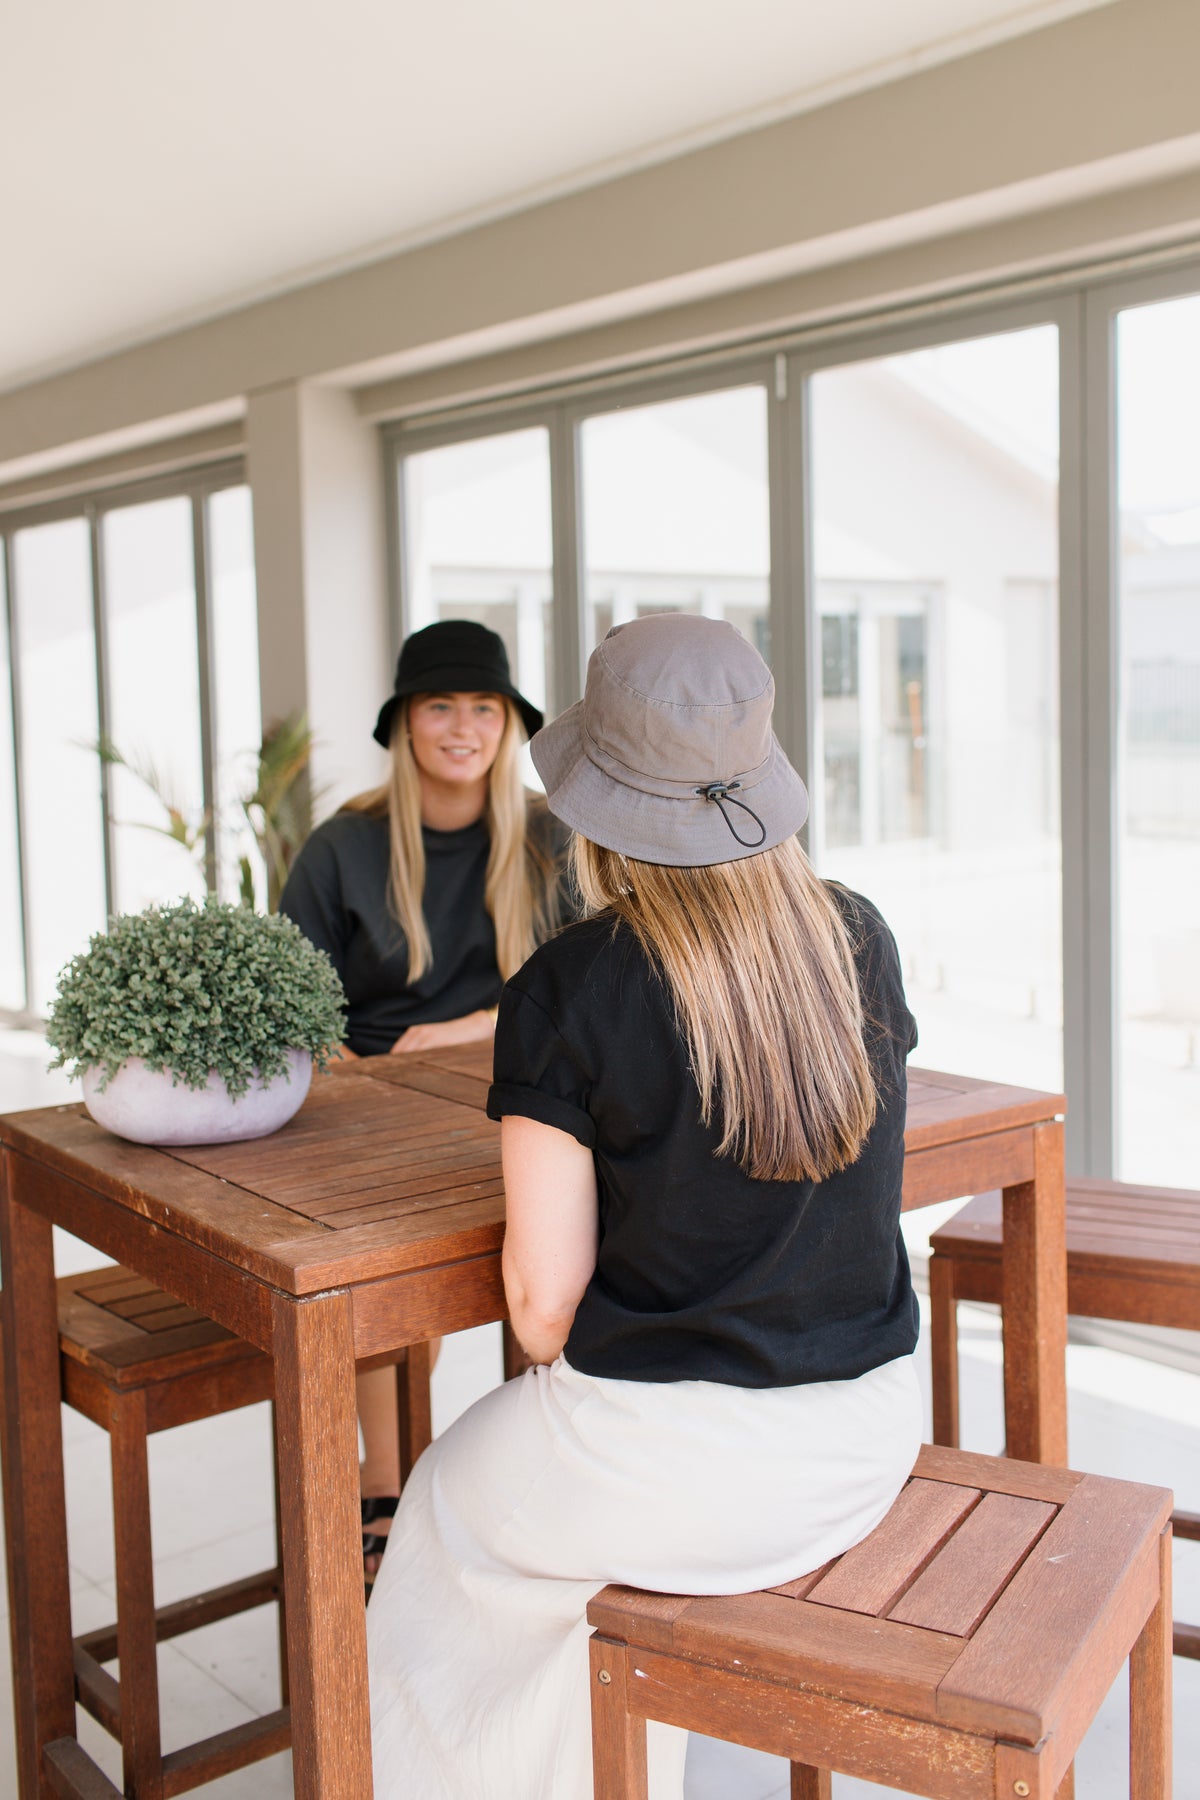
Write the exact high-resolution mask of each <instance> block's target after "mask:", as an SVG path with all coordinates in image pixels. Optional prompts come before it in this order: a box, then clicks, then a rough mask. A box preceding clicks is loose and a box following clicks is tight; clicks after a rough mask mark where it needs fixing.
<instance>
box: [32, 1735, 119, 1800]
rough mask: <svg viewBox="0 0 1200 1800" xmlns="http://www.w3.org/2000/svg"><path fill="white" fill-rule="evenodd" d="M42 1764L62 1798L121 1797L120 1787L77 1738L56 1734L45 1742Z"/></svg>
mask: <svg viewBox="0 0 1200 1800" xmlns="http://www.w3.org/2000/svg"><path fill="white" fill-rule="evenodd" d="M42 1764H43V1766H44V1768H45V1772H46V1780H47V1781H48V1782H49V1783H50V1787H51V1791H52V1792H53V1793H55V1794H57V1795H58V1796H59V1800H121V1790H120V1788H115V1787H114V1786H113V1784H112V1782H111V1781H110V1780H109V1779H108V1776H107V1775H106V1774H105V1773H104V1771H103V1769H100V1768H97V1766H96V1764H95V1763H94V1762H93V1761H92V1759H91V1757H90V1756H89V1755H88V1754H87V1752H86V1751H85V1750H81V1749H80V1748H79V1745H78V1744H77V1743H76V1742H75V1739H74V1738H55V1740H54V1742H53V1743H51V1744H46V1745H44V1746H43V1749H42Z"/></svg>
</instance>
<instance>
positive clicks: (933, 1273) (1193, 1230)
mask: <svg viewBox="0 0 1200 1800" xmlns="http://www.w3.org/2000/svg"><path fill="white" fill-rule="evenodd" d="M1001 1235H1002V1207H1001V1200H1000V1195H999V1194H980V1195H978V1196H977V1197H976V1198H975V1199H974V1200H972V1201H970V1202H969V1204H968V1205H966V1206H964V1207H963V1208H962V1209H961V1211H959V1212H957V1213H955V1215H954V1217H953V1218H952V1219H950V1220H948V1222H947V1223H946V1224H945V1225H943V1226H942V1227H941V1228H940V1229H939V1230H938V1231H935V1232H934V1234H933V1236H932V1238H931V1239H930V1244H929V1250H930V1255H929V1294H930V1308H931V1320H930V1327H931V1328H930V1356H931V1361H932V1370H933V1436H934V1441H935V1443H939V1444H951V1445H954V1444H957V1443H958V1437H959V1417H958V1412H959V1408H958V1318H957V1314H958V1302H959V1301H960V1300H972V1301H977V1302H989V1303H991V1304H993V1305H997V1306H999V1305H1000V1304H1001V1303H1002V1294H1001V1269H1000V1241H1001ZM1067 1310H1068V1312H1071V1313H1075V1314H1078V1315H1079V1316H1081V1317H1085V1318H1091V1319H1118V1320H1120V1321H1122V1322H1123V1323H1126V1324H1130V1325H1159V1326H1164V1325H1165V1326H1173V1327H1176V1328H1181V1329H1183V1330H1190V1331H1200V1193H1193V1192H1191V1191H1190V1190H1188V1189H1185V1188H1155V1187H1139V1186H1134V1185H1133V1184H1131V1183H1129V1182H1122V1181H1089V1180H1083V1179H1071V1180H1069V1181H1068V1182H1067ZM1174 1529H1175V1536H1176V1537H1186V1538H1195V1539H1200V1513H1190V1512H1176V1513H1175V1515H1174ZM1175 1654H1176V1656H1190V1657H1200V1625H1186V1624H1184V1623H1182V1621H1179V1620H1177V1621H1176V1624H1175Z"/></svg>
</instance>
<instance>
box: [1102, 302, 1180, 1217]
mask: <svg viewBox="0 0 1200 1800" xmlns="http://www.w3.org/2000/svg"><path fill="white" fill-rule="evenodd" d="M1198 408H1200V295H1197V296H1191V297H1189V298H1186V299H1183V300H1172V301H1169V302H1167V303H1165V304H1163V305H1159V306H1146V307H1139V308H1137V309H1136V310H1134V311H1130V312H1125V313H1122V314H1120V316H1119V318H1118V320H1117V466H1118V499H1119V507H1120V540H1119V541H1120V572H1119V584H1120V588H1119V591H1120V669H1119V700H1120V714H1119V717H1120V741H1121V802H1120V817H1121V825H1122V837H1121V844H1120V866H1119V884H1120V885H1119V892H1120V908H1119V914H1118V917H1119V921H1120V923H1119V928H1118V929H1119V933H1120V936H1119V945H1120V969H1121V1022H1120V1052H1121V1060H1120V1099H1119V1122H1120V1131H1119V1146H1120V1148H1119V1163H1120V1168H1119V1172H1120V1173H1121V1174H1122V1175H1124V1176H1126V1177H1128V1178H1130V1179H1136V1180H1140V1181H1160V1182H1164V1183H1166V1184H1168V1185H1170V1184H1180V1185H1186V1186H1195V1176H1196V1120H1197V1110H1198V1106H1200V1099H1198V1095H1200V1089H1198V1087H1197V1082H1198V1080H1200V1069H1198V1067H1197V1065H1198V1064H1200V901H1198V899H1197V896H1198V895H1200V439H1198V438H1197V435H1196V419H1197V416H1198V414H1197V409H1198Z"/></svg>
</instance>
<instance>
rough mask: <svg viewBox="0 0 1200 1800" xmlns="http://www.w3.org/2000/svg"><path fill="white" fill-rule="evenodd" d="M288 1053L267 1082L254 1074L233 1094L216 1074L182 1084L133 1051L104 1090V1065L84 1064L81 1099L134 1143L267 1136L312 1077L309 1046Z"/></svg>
mask: <svg viewBox="0 0 1200 1800" xmlns="http://www.w3.org/2000/svg"><path fill="white" fill-rule="evenodd" d="M287 1059H288V1066H287V1070H286V1071H285V1073H283V1074H282V1075H276V1076H275V1077H274V1079H273V1080H271V1081H268V1082H266V1083H263V1082H260V1081H259V1080H257V1079H255V1080H253V1081H252V1082H251V1083H250V1086H249V1087H248V1088H247V1090H246V1092H245V1093H244V1094H242V1095H241V1096H240V1097H239V1098H238V1099H236V1100H233V1099H231V1098H230V1094H229V1090H228V1088H227V1087H226V1086H225V1083H224V1081H223V1080H222V1078H221V1076H219V1075H216V1074H212V1075H210V1076H209V1078H208V1084H207V1086H206V1087H202V1088H190V1087H185V1086H184V1084H183V1083H182V1082H178V1083H176V1082H173V1081H172V1079H171V1076H170V1075H169V1074H168V1073H167V1072H166V1071H165V1070H161V1069H159V1070H151V1069H148V1068H147V1067H146V1065H145V1063H144V1062H143V1061H142V1059H141V1057H140V1056H131V1057H130V1058H129V1059H128V1061H127V1062H123V1063H122V1064H121V1067H120V1068H119V1069H118V1070H117V1072H116V1074H115V1075H114V1076H113V1077H112V1079H111V1080H110V1081H109V1083H108V1085H107V1087H106V1088H105V1089H104V1091H103V1092H101V1091H100V1084H101V1082H102V1081H103V1079H104V1071H103V1070H102V1069H98V1068H88V1069H85V1070H84V1071H83V1103H84V1105H85V1106H86V1107H87V1109H88V1111H89V1112H90V1113H91V1115H92V1117H93V1119H95V1121H96V1123H97V1125H103V1127H104V1129H105V1130H106V1131H111V1132H114V1133H115V1134H116V1136H117V1137H123V1138H132V1139H133V1141H134V1143H135V1144H230V1143H235V1142H236V1141H237V1140H238V1139H239V1138H255V1137H265V1136H266V1135H267V1133H268V1132H269V1131H278V1130H279V1127H280V1126H281V1125H286V1124H287V1122H288V1120H289V1119H290V1118H291V1116H292V1114H293V1113H295V1112H298V1111H299V1109H300V1107H301V1106H302V1105H303V1103H304V1096H305V1095H306V1094H307V1092H308V1086H309V1082H310V1081H311V1080H312V1057H311V1056H310V1055H309V1053H308V1051H307V1050H289V1051H288V1053H287Z"/></svg>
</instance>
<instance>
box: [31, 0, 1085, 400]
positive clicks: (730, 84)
mask: <svg viewBox="0 0 1200 1800" xmlns="http://www.w3.org/2000/svg"><path fill="white" fill-rule="evenodd" d="M1102 3H1104V0H1041V3H1038V4H1024V5H1021V4H1016V3H1014V0H1007V3H1006V0H841V4H838V5H831V4H830V3H829V0H423V3H422V4H417V0H337V3H336V4H335V3H334V0H104V3H103V4H99V5H98V4H96V0H37V3H36V4H34V3H31V0H24V3H22V0H7V4H6V5H5V7H4V10H3V29H2V33H0V46H2V52H0V53H2V55H3V63H4V77H5V79H4V89H5V93H4V104H3V107H2V108H0V233H2V237H0V243H2V245H3V267H4V270H5V275H4V279H3V280H2V281H0V386H3V387H12V386H16V385H19V384H20V383H22V382H23V381H26V380H28V379H30V378H32V377H34V376H36V375H38V374H42V373H45V372H48V371H49V370H51V369H53V368H58V367H63V366H69V365H70V364H71V363H74V362H78V361H81V360H84V359H86V358H87V357H88V356H91V355H94V354H97V353H99V352H101V351H103V350H106V349H109V348H113V347H115V346H117V345H118V344H122V343H127V342H129V341H131V340H133V339H136V338H138V337H144V336H150V335H153V334H154V333H155V332H158V331H162V330H165V329H168V328H170V327H171V326H173V325H175V324H178V323H181V322H183V321H184V320H191V319H196V318H200V317H204V316H205V315H208V314H212V313H215V312H219V311H222V310H225V309H227V308H229V307H231V306H234V305H237V304H240V303H242V302H244V301H245V300H248V299H251V298H254V297H257V296H259V295H262V294H264V293H269V292H273V291H279V290H281V289H284V288H287V287H291V286H295V285H297V284H298V283H300V282H303V281H305V280H310V279H312V278H313V277H314V276H316V275H318V274H323V273H326V272H328V271H330V270H332V269H335V268H338V267H346V266H350V265H352V264H353V263H356V262H364V261H368V260H370V259H371V258H373V257H375V256H379V255H381V254H384V253H385V252H387V251H388V250H391V249H395V248H397V247H399V246H400V245H402V244H404V243H406V242H410V241H413V240H414V239H419V238H421V237H428V236H433V235H437V234H439V233H444V232H446V231H448V230H453V229H456V228H458V227H459V226H460V225H462V224H464V223H466V222H468V221H470V220H473V219H475V218H478V217H480V216H486V215H488V214H489V213H493V214H494V213H497V212H501V211H505V210H512V209H514V208H516V207H519V206H521V205H525V204H528V203H529V202H530V201H531V200H533V199H536V198H538V197H540V196H542V195H544V194H545V193H547V192H551V191H560V192H561V191H564V190H566V189H569V188H571V187H577V186H582V185H585V184H586V183H588V182H589V181H594V180H596V179H598V178H601V177H602V176H604V175H605V174H609V173H612V172H615V171H616V170H619V169H623V168H629V167H635V166H638V165H641V164H645V163H647V162H651V161H654V160H657V159H658V158H660V157H662V156H664V155H667V154H671V153H673V152H675V151H678V150H679V149H681V148H684V147H687V146H688V145H689V144H691V143H695V142H702V141H707V140H710V139H712V138H714V137H718V136H723V135H727V134H728V133H729V132H731V131H733V130H738V129H745V128H747V127H749V126H751V125H754V124H758V123H761V122H763V121H765V120H766V119H769V118H773V117H778V116H781V115H783V114H785V113H787V112H793V111H797V110H800V109H801V108H803V107H805V106H811V105H814V104H819V103H820V102H822V101H824V100H826V99H829V98H833V97H835V96H836V95H837V94H839V93H843V92H846V91H851V90H853V89H854V88H856V87H862V86H866V85H870V84H872V83H875V82H878V81H880V80H885V79H888V78H890V77H892V76H895V75H897V74H902V73H905V72H907V71H909V70H911V69H913V68H917V67H922V66H925V65H927V64H929V63H932V62H936V61H940V60H944V59H946V58H948V57H951V56H954V55H959V54H963V53H964V52H966V51H969V50H972V49H975V48H977V47H979V46H980V45H981V44H984V43H988V42H992V41H995V40H996V39H998V38H1001V37H1006V36H1013V35H1017V34H1019V33H1021V32H1024V31H1028V30H1032V29H1034V28H1036V27H1037V26H1039V25H1042V24H1045V23H1047V22H1049V21H1051V20H1054V19H1058V18H1061V17H1064V16H1066V15H1068V14H1071V13H1076V12H1082V11H1085V10H1088V9H1089V8H1090V7H1091V6H1093V5H1097V4H1102Z"/></svg>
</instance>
